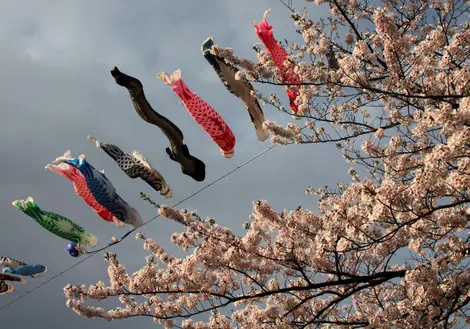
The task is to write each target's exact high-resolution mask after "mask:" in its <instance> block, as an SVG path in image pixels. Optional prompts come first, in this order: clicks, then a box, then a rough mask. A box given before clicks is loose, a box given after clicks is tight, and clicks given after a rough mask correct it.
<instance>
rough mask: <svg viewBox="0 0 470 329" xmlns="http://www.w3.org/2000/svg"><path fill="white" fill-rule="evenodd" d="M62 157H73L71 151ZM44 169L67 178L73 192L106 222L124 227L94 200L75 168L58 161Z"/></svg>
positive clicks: (83, 178)
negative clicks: (56, 163)
mask: <svg viewBox="0 0 470 329" xmlns="http://www.w3.org/2000/svg"><path fill="white" fill-rule="evenodd" d="M62 157H63V158H66V159H73V157H72V153H71V152H70V151H65V153H64V155H63V156H62ZM46 169H49V170H50V171H52V172H55V173H56V174H58V175H60V176H62V177H65V178H67V179H69V180H70V181H71V182H72V185H73V188H74V190H75V193H76V194H77V195H78V196H79V197H81V198H82V199H83V201H84V202H85V203H86V204H87V205H89V206H90V207H91V208H92V209H93V210H94V211H95V212H96V214H97V215H98V216H99V217H101V218H102V219H104V220H105V221H107V222H114V223H115V224H116V226H117V227H124V223H123V222H121V221H120V220H118V219H117V218H116V217H114V216H113V215H112V214H111V213H110V212H109V211H108V210H107V209H106V208H105V207H103V206H102V205H100V204H99V203H98V201H96V199H95V197H94V196H93V194H92V193H91V192H90V190H89V189H88V186H87V184H86V179H85V177H83V175H82V174H81V173H80V171H78V169H77V168H75V167H74V166H71V165H69V164H67V163H60V164H58V165H53V164H48V165H47V166H46Z"/></svg>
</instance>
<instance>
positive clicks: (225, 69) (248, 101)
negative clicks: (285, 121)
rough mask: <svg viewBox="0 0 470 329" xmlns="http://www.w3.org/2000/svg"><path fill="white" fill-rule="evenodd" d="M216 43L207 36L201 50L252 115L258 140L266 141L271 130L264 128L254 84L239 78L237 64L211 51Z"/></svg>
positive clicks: (262, 114) (224, 82) (227, 86)
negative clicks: (228, 61) (237, 76)
mask: <svg viewBox="0 0 470 329" xmlns="http://www.w3.org/2000/svg"><path fill="white" fill-rule="evenodd" d="M214 45H215V43H214V39H213V38H212V37H209V38H207V39H206V40H205V41H204V42H203V43H202V45H201V51H202V54H203V56H204V58H205V59H206V60H207V61H208V62H209V64H210V65H211V66H212V68H213V69H214V71H215V72H216V73H217V75H218V76H219V79H220V80H221V81H222V83H223V84H224V86H225V88H227V90H228V91H229V92H230V93H231V94H232V95H235V96H237V97H238V98H240V99H241V100H242V101H243V103H245V107H246V109H247V110H248V114H249V115H250V119H251V122H252V123H253V126H254V128H255V132H256V137H258V140H260V141H262V142H263V141H265V140H266V139H267V138H268V137H269V131H268V130H266V129H264V128H263V122H264V121H265V118H264V113H263V110H262V109H261V106H260V105H259V102H258V100H257V99H256V97H255V96H253V95H252V94H251V92H252V91H255V88H253V86H252V84H251V83H250V82H248V80H246V79H241V80H237V79H235V74H237V72H238V71H239V70H238V69H237V68H236V67H235V66H233V65H231V64H229V63H227V62H226V61H225V60H224V59H223V58H221V57H219V56H217V55H214V54H212V53H211V49H212V47H213V46H214Z"/></svg>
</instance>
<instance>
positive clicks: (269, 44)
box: [255, 10, 301, 119]
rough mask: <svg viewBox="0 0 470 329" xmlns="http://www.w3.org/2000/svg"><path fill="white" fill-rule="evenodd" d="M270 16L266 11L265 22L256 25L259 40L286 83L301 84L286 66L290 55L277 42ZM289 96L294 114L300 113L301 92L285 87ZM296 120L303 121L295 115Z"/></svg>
mask: <svg viewBox="0 0 470 329" xmlns="http://www.w3.org/2000/svg"><path fill="white" fill-rule="evenodd" d="M268 14H269V10H266V11H265V12H264V15H263V21H262V22H260V23H258V24H255V31H256V34H257V35H258V38H259V39H260V40H261V42H262V43H263V44H264V46H265V47H266V50H267V51H268V53H269V54H270V55H271V58H272V59H273V61H274V64H275V65H276V66H277V68H278V69H279V70H280V71H281V72H282V75H280V76H279V78H281V79H282V80H284V81H285V82H286V83H290V84H298V83H299V82H300V79H299V76H298V75H297V74H296V73H295V72H294V70H293V68H292V67H291V66H289V67H288V66H286V65H285V64H284V62H285V61H286V60H287V59H288V55H287V52H286V50H285V49H284V47H282V46H281V45H280V44H279V43H278V42H277V40H276V38H275V37H274V35H273V27H272V25H269V24H268V21H267V20H266V17H267V16H268ZM285 89H286V92H287V96H289V101H290V108H291V109H292V111H293V112H294V113H297V112H298V111H299V107H298V106H297V105H295V103H294V102H295V100H296V99H297V97H298V96H299V91H298V89H297V87H294V86H285ZM293 118H294V119H301V118H300V117H298V116H296V115H293Z"/></svg>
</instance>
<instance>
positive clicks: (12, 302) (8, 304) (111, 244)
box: [0, 144, 277, 313]
mask: <svg viewBox="0 0 470 329" xmlns="http://www.w3.org/2000/svg"><path fill="white" fill-rule="evenodd" d="M276 146H277V144H273V145H271V146H270V147H268V148H266V149H264V150H263V151H262V152H260V153H258V154H256V155H255V156H254V157H252V158H250V159H248V160H246V161H245V162H243V163H242V164H240V165H238V166H236V167H235V168H234V169H232V170H230V171H228V172H227V173H225V174H224V175H222V176H220V177H219V178H217V179H216V180H214V181H212V182H211V183H209V184H207V185H206V186H204V187H203V188H201V189H199V190H197V191H196V192H194V193H192V194H190V195H189V196H187V197H186V198H184V199H183V200H181V201H179V202H177V203H176V204H174V205H173V206H172V208H174V207H177V206H179V205H180V204H182V203H183V202H185V201H187V200H189V199H191V198H192V197H194V196H196V195H198V194H199V193H201V192H202V191H204V190H205V189H207V188H208V187H210V186H212V185H214V184H215V183H217V182H219V181H221V180H222V179H224V178H225V177H227V176H229V175H231V174H233V173H234V172H235V171H237V170H238V169H240V168H242V167H244V166H246V165H247V164H249V163H250V162H252V161H253V160H255V159H257V158H259V157H260V156H262V155H263V154H265V153H267V152H269V151H270V150H272V149H273V148H275V147H276ZM158 217H160V215H157V216H155V217H153V218H150V219H149V220H147V221H146V222H145V223H144V224H143V225H142V226H140V227H139V229H140V228H142V227H144V226H145V225H147V224H148V223H150V222H151V221H153V220H155V219H156V218H158ZM135 230H137V229H136V228H134V229H132V230H130V231H129V232H127V233H126V234H124V235H123V236H122V237H121V238H120V239H118V240H117V242H112V243H110V244H108V245H107V246H105V247H103V248H100V249H97V250H93V251H88V252H86V254H88V256H86V257H85V258H82V259H81V260H79V261H78V262H77V263H75V264H73V265H72V266H69V267H68V268H66V269H65V270H63V271H62V272H59V273H57V274H56V275H54V276H53V277H51V278H50V279H48V280H46V281H44V282H43V283H41V284H39V285H37V286H36V287H35V288H33V289H31V290H29V291H27V292H25V293H24V294H23V295H21V296H19V297H18V298H16V299H13V300H12V301H11V302H9V303H7V304H6V305H4V306H2V307H1V308H0V313H1V312H2V311H3V310H4V309H5V308H7V307H8V306H10V305H12V304H14V303H16V302H17V301H19V300H20V299H22V298H23V297H25V296H27V295H29V294H31V293H32V292H34V291H36V290H38V289H39V288H41V287H42V286H44V285H46V284H48V283H49V282H51V281H53V280H55V279H56V278H58V277H59V276H61V275H62V274H65V273H67V272H68V271H70V270H71V269H73V268H74V267H76V266H78V265H80V264H81V263H83V262H85V261H86V260H88V259H90V258H91V257H93V256H94V255H96V254H97V253H98V252H100V251H103V250H105V249H108V248H109V247H111V246H114V245H116V244H118V243H120V242H121V241H122V240H124V239H125V238H126V237H128V236H129V234H131V233H132V232H134V231H135Z"/></svg>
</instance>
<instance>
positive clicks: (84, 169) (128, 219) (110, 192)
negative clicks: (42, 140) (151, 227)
mask: <svg viewBox="0 0 470 329" xmlns="http://www.w3.org/2000/svg"><path fill="white" fill-rule="evenodd" d="M63 162H65V163H68V164H69V165H71V166H74V167H75V168H77V169H78V171H80V172H81V173H82V175H83V177H85V179H86V184H87V186H88V189H89V190H90V192H91V193H92V194H93V196H94V197H95V199H96V201H98V203H99V204H100V205H102V206H103V207H104V208H106V209H107V210H108V211H109V212H110V213H111V214H112V215H113V216H114V217H116V218H117V219H119V220H120V221H122V222H124V223H125V224H129V225H132V226H134V227H135V228H138V227H141V226H142V225H143V224H144V222H143V221H142V218H141V217H140V214H139V212H138V211H137V210H136V209H134V208H133V207H131V206H130V205H129V204H128V203H127V202H126V201H124V199H123V198H121V197H120V196H119V194H117V193H116V189H115V188H114V186H113V184H112V183H111V181H110V180H109V179H108V178H107V177H106V175H105V174H104V173H103V172H99V171H98V170H96V169H95V168H94V167H93V166H92V165H91V164H90V163H88V162H87V161H86V160H85V155H84V154H82V155H80V156H79V157H78V158H73V159H69V158H64V157H58V158H57V159H55V160H54V162H53V164H59V163H63ZM69 240H70V239H69ZM70 241H73V240H70Z"/></svg>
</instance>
